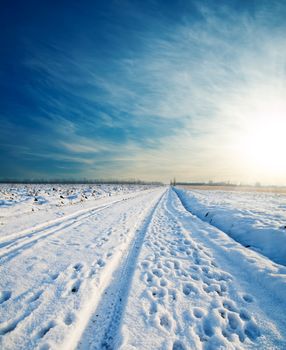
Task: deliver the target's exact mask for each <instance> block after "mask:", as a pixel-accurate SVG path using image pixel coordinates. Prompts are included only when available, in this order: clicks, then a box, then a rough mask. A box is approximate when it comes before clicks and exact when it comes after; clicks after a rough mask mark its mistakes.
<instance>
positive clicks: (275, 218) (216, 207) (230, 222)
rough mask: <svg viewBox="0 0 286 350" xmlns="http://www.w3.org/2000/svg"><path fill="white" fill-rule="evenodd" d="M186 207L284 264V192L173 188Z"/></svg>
mask: <svg viewBox="0 0 286 350" xmlns="http://www.w3.org/2000/svg"><path fill="white" fill-rule="evenodd" d="M176 192H177V194H178V195H179V196H180V198H181V200H182V202H183V204H184V205H185V207H186V208H187V209H188V210H190V211H191V212H192V213H193V214H195V215H197V216H198V217H199V218H200V219H202V220H203V221H206V222H208V223H210V224H212V225H213V226H215V227H217V228H219V229H220V230H222V231H224V232H225V233H227V234H228V235H230V236H231V237H232V238H234V239H235V240H236V241H238V242H240V243H242V244H243V245H244V246H245V247H248V248H251V249H253V250H256V251H257V252H260V253H261V254H263V255H265V256H267V257H268V258H270V259H271V260H273V261H275V262H277V263H279V264H283V265H286V195H285V194H270V193H254V192H251V193H249V192H245V193H243V192H228V191H202V190H192V191H185V190H181V189H176Z"/></svg>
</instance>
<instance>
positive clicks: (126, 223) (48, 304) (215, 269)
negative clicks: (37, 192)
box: [0, 187, 286, 350]
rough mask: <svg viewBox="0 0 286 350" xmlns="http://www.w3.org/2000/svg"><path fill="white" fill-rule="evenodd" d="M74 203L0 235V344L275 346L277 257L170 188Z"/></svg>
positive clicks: (282, 338) (283, 292) (281, 334)
mask: <svg viewBox="0 0 286 350" xmlns="http://www.w3.org/2000/svg"><path fill="white" fill-rule="evenodd" d="M76 209H77V210H74V212H70V211H69V212H68V213H67V214H66V215H63V216H61V217H60V218H56V219H55V218H53V219H52V220H49V221H47V222H41V223H40V224H39V225H38V226H35V225H34V224H33V225H31V226H33V227H31V228H29V227H26V226H25V227H19V229H18V230H17V232H16V233H10V232H9V235H6V236H5V235H2V238H1V241H0V264H1V289H0V347H1V349H41V350H46V349H122V350H123V349H124V350H125V349H175V350H183V349H239V348H242V349H245V348H263V349H270V348H271V349H275V348H277V349H285V348H286V316H285V310H286V268H285V267H284V266H282V265H279V264H276V263H275V262H273V261H271V260H269V259H268V258H266V257H264V256H262V255H260V254H259V253H258V252H255V251H252V250H249V249H247V248H245V247H244V246H243V245H241V244H240V243H238V242H236V241H234V240H233V239H232V238H230V237H229V236H228V235H227V234H226V233H224V232H222V231H220V230H219V229H218V228H215V227H213V226H211V225H209V224H208V223H207V222H203V221H201V220H200V219H199V218H197V217H196V216H193V215H192V214H191V213H190V212H189V211H188V209H189V208H185V207H184V205H183V204H182V202H181V200H180V198H179V197H178V195H177V193H176V192H175V191H174V190H173V189H171V188H166V187H159V188H153V189H148V190H145V191H138V192H137V193H134V194H130V193H125V194H122V195H120V196H119V195H114V196H111V197H110V198H107V199H105V200H104V202H102V201H100V200H97V201H94V202H93V203H92V205H89V207H87V208H83V209H80V210H79V208H76ZM51 217H52V216H51ZM14 226H15V225H14ZM14 226H13V227H14Z"/></svg>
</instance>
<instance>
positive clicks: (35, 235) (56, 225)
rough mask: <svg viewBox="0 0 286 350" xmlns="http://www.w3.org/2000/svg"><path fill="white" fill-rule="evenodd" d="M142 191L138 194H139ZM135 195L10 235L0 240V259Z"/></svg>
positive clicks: (10, 255)
mask: <svg viewBox="0 0 286 350" xmlns="http://www.w3.org/2000/svg"><path fill="white" fill-rule="evenodd" d="M140 195H142V193H140V194H139V196H140ZM137 196H138V195H136V196H131V197H129V198H125V199H119V200H115V201H112V202H111V203H108V204H104V205H101V206H97V207H93V208H89V209H83V210H80V211H78V212H76V213H73V214H69V215H66V216H64V217H61V218H58V219H55V220H52V221H49V222H46V223H43V224H40V225H39V226H36V227H34V228H31V229H26V230H24V231H22V232H20V233H16V234H13V235H12V236H14V237H15V238H12V239H11V236H10V237H9V239H7V240H6V241H4V240H3V241H2V242H0V261H1V263H4V262H6V261H9V260H11V259H13V258H14V257H15V256H16V255H18V254H19V253H21V252H22V251H24V250H27V249H29V248H31V247H32V246H34V244H36V243H37V242H39V241H42V240H43V239H45V238H47V237H49V236H51V235H53V234H56V233H57V232H59V231H62V230H65V229H67V228H69V227H76V226H78V225H80V224H81V222H82V221H83V220H85V219H88V218H90V217H92V216H93V215H95V214H97V213H98V212H100V211H102V210H104V209H107V208H109V207H111V206H112V205H115V204H117V203H120V202H122V201H125V200H130V199H133V198H135V197H137Z"/></svg>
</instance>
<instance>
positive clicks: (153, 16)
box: [0, 0, 286, 184]
mask: <svg viewBox="0 0 286 350" xmlns="http://www.w3.org/2000/svg"><path fill="white" fill-rule="evenodd" d="M0 17H1V23H2V26H1V37H0V38H1V39H0V40H1V55H0V78H1V79H0V93H1V99H0V119H1V125H2V127H1V129H0V145H1V146H0V162H1V174H0V176H1V178H2V179H3V178H15V179H22V178H47V179H48V178H75V179H80V178H88V179H90V178H140V179H144V180H161V181H168V180H169V179H170V178H172V177H174V176H176V178H177V179H178V180H193V181H207V180H209V179H213V180H217V181H219V180H230V181H236V182H239V181H243V182H252V181H261V182H262V183H263V182H265V183H277V184H286V169H284V168H281V167H280V168H279V167H277V168H275V167H272V168H271V169H272V171H268V172H267V171H264V170H265V169H264V168H266V170H267V169H268V170H269V164H270V163H269V161H268V164H267V162H266V163H265V162H264V163H263V162H262V163H263V164H262V163H261V164H260V165H261V166H260V167H258V165H257V164H255V163H253V161H252V159H251V158H247V157H248V154H250V153H251V152H248V148H249V147H250V146H247V147H246V146H245V145H249V142H248V143H247V142H245V144H244V145H241V140H243V139H244V137H245V135H246V134H247V132H248V131H249V130H250V129H249V126H250V125H252V128H253V129H257V127H259V126H260V125H262V124H264V119H265V118H266V119H269V120H268V122H272V121H273V115H272V114H273V113H276V114H277V113H278V112H277V108H278V109H279V113H278V114H279V118H280V119H279V120H281V116H282V117H285V118H286V115H285V114H284V112H285V104H284V102H283V101H284V98H283V96H284V97H285V96H286V87H285V81H286V78H285V77H286V43H285V37H286V22H285V18H286V2H285V1H275V0H273V1H263V0H259V1H258V0H257V1H252V0H248V1H238V0H237V1H229V0H228V1H190V0H189V1H125V0H124V1H119V0H118V1H110V2H108V3H106V4H105V3H104V2H103V1H41V2H38V1H25V2H23V1H18V2H17V1H16V2H8V1H7V2H6V4H2V9H1V14H0ZM277 106H278V107H277ZM261 111H268V112H269V113H268V114H267V116H265V115H264V114H265V113H264V112H263V113H262V112H261ZM262 114H263V116H262ZM275 117H276V115H275ZM271 120H272V121H271ZM282 125H284V124H281V126H282ZM280 129H281V128H280ZM252 136H253V137H252ZM273 137H274V138H275V135H274V136H273ZM250 139H251V140H256V136H255V135H252V134H251V132H250ZM270 140H271V138H270ZM250 143H251V142H250ZM266 143H267V142H266ZM280 146H281V145H280ZM277 147H278V146H277ZM245 149H246V150H245ZM254 151H255V149H253V152H254ZM272 153H273V152H272ZM276 153H277V152H276ZM263 154H265V151H264V153H263ZM254 157H255V156H254ZM261 158H263V159H264V158H265V156H264V155H263V157H262V156H261ZM253 164H255V166H254V165H253ZM263 166H264V168H263ZM263 169H264V170H263Z"/></svg>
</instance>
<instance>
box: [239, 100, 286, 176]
mask: <svg viewBox="0 0 286 350" xmlns="http://www.w3.org/2000/svg"><path fill="white" fill-rule="evenodd" d="M282 107H283V108H282ZM238 144H239V152H240V157H241V158H242V159H241V160H242V161H243V163H244V164H245V166H246V168H247V170H249V171H250V172H252V173H253V174H255V176H259V177H258V178H260V179H263V180H264V179H266V178H269V179H270V178H277V179H278V178H279V179H282V178H283V177H285V180H286V113H285V105H282V104H280V106H279V108H278V106H277V105H276V106H273V105H272V106H270V105H268V106H267V108H265V106H264V108H263V111H257V112H256V113H255V116H254V117H253V118H252V120H251V121H249V122H247V124H246V125H245V129H244V132H243V134H242V135H240V139H239V142H238Z"/></svg>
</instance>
